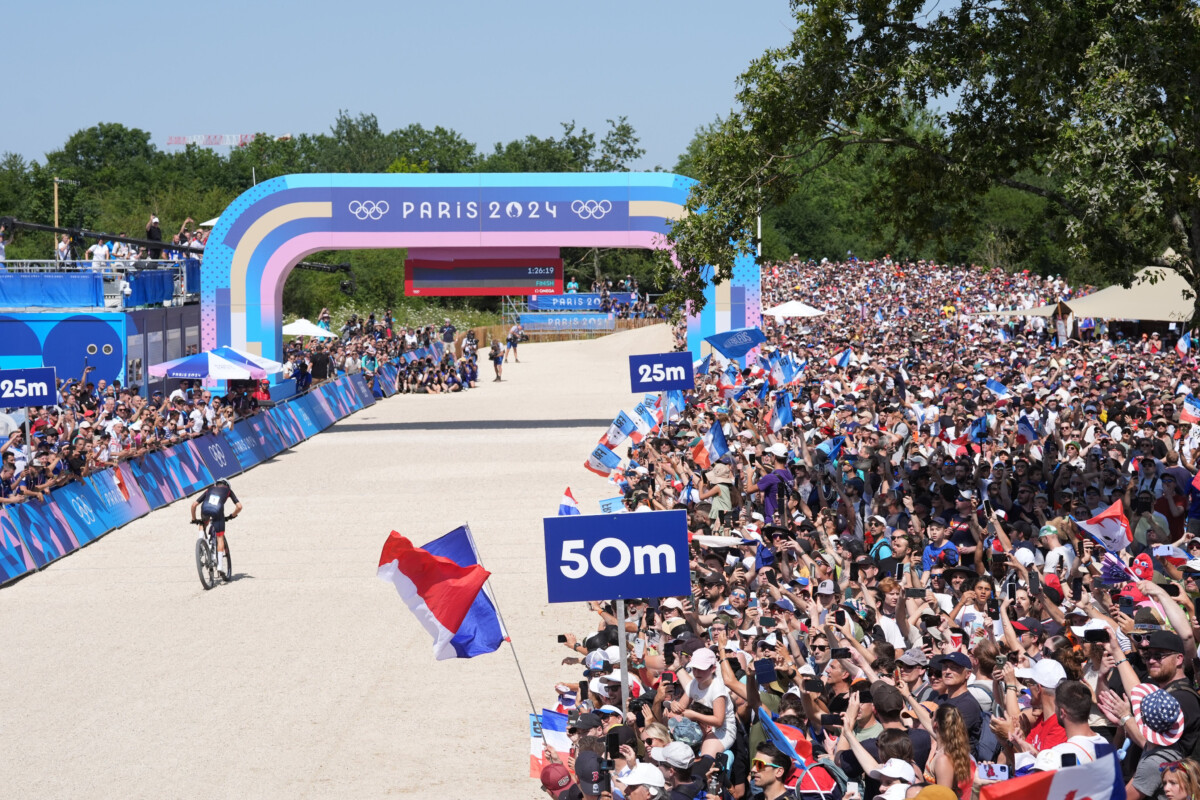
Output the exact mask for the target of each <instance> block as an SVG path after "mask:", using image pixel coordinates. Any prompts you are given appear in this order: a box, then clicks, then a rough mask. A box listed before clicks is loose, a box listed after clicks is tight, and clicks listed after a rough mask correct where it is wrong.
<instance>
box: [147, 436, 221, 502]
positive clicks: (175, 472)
mask: <svg viewBox="0 0 1200 800" xmlns="http://www.w3.org/2000/svg"><path fill="white" fill-rule="evenodd" d="M129 463H130V464H131V465H132V466H133V475H134V479H135V480H137V483H138V485H139V486H141V487H142V492H143V493H144V494H145V495H146V501H147V502H148V503H149V504H150V507H151V508H162V507H163V506H165V505H167V504H168V503H174V502H175V501H176V500H180V499H182V498H184V497H188V496H189V495H192V494H195V493H196V492H198V491H200V490H201V489H203V488H204V487H205V486H208V485H209V484H211V483H212V482H213V479H212V475H210V474H209V472H208V468H207V467H206V466H205V465H204V461H203V460H202V459H201V458H200V454H199V452H198V451H197V450H196V449H195V448H194V447H193V444H192V442H181V443H180V444H177V445H175V446H174V447H166V448H163V449H162V450H157V451H155V452H153V453H147V454H146V455H144V456H142V457H141V458H138V459H134V460H133V461H131V462H129Z"/></svg>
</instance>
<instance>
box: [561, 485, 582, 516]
mask: <svg viewBox="0 0 1200 800" xmlns="http://www.w3.org/2000/svg"><path fill="white" fill-rule="evenodd" d="M577 514H579V504H578V503H576V502H575V495H573V494H571V487H570V486H568V487H567V490H566V491H565V492H563V496H562V500H559V501H558V515H559V516H560V517H574V516H576V515H577Z"/></svg>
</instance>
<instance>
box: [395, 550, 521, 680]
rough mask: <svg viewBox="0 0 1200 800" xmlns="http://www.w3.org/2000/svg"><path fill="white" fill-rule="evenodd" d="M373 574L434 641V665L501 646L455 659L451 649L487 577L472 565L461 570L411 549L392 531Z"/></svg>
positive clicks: (456, 655) (467, 655) (451, 562)
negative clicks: (388, 585)
mask: <svg viewBox="0 0 1200 800" xmlns="http://www.w3.org/2000/svg"><path fill="white" fill-rule="evenodd" d="M459 530H464V531H465V528H460V529H459ZM443 538H445V537H443ZM471 551H472V553H473V551H474V548H473V547H471ZM377 574H378V576H379V578H380V579H381V580H384V581H387V582H389V583H391V584H392V585H393V586H395V587H396V591H397V592H398V593H399V594H400V597H401V598H403V600H404V602H405V604H406V605H407V606H408V607H409V609H411V610H412V612H413V614H415V615H416V617H417V620H418V621H419V622H420V623H421V625H422V626H424V628H425V630H427V631H429V633H430V634H431V635H432V636H433V654H434V656H435V657H436V658H437V659H438V661H442V660H444V659H447V658H470V657H471V656H474V655H479V654H480V652H491V650H495V649H496V648H497V647H499V646H500V645H499V643H497V644H496V647H493V648H491V650H482V651H479V652H468V653H465V654H460V653H459V651H458V649H457V648H456V647H455V644H454V639H455V638H456V636H457V635H458V633H459V631H460V629H461V628H462V626H463V622H464V620H465V619H466V618H467V615H468V613H469V612H470V611H471V609H472V606H473V605H474V604H475V600H476V599H477V598H478V597H479V596H480V593H481V590H482V589H483V584H484V583H485V582H486V581H487V579H488V576H489V575H490V573H489V572H488V571H487V570H485V569H484V568H483V567H481V566H480V565H479V564H478V563H477V562H476V563H474V564H471V565H468V566H460V565H459V564H457V563H455V562H454V560H452V559H451V558H449V557H447V556H440V555H435V554H434V553H432V552H429V551H428V550H425V549H422V548H419V547H414V546H413V543H412V542H410V541H409V540H408V539H406V538H404V537H403V536H401V535H400V534H399V533H397V532H396V531H392V533H391V535H389V536H388V538H387V541H386V542H384V543H383V552H382V553H381V554H380V556H379V569H378V572H377ZM484 596H485V597H486V595H484ZM493 613H494V609H493ZM498 623H499V618H498V617H497V624H498Z"/></svg>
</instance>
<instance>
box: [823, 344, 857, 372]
mask: <svg viewBox="0 0 1200 800" xmlns="http://www.w3.org/2000/svg"><path fill="white" fill-rule="evenodd" d="M853 357H854V351H853V350H852V349H850V348H849V347H847V348H846V349H845V351H844V352H843V353H842V354H841V355H837V356H834V357H833V358H831V359H829V362H828V363H829V366H831V367H837V368H838V369H845V368H846V367H848V366H850V359H851V358H853Z"/></svg>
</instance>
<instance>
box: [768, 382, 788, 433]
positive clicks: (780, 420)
mask: <svg viewBox="0 0 1200 800" xmlns="http://www.w3.org/2000/svg"><path fill="white" fill-rule="evenodd" d="M792 422H793V419H792V393H791V392H780V393H778V394H777V395H775V413H774V414H772V415H771V430H772V431H773V432H774V433H779V432H780V431H781V430H783V429H784V428H785V427H787V426H788V425H791V424H792Z"/></svg>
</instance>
